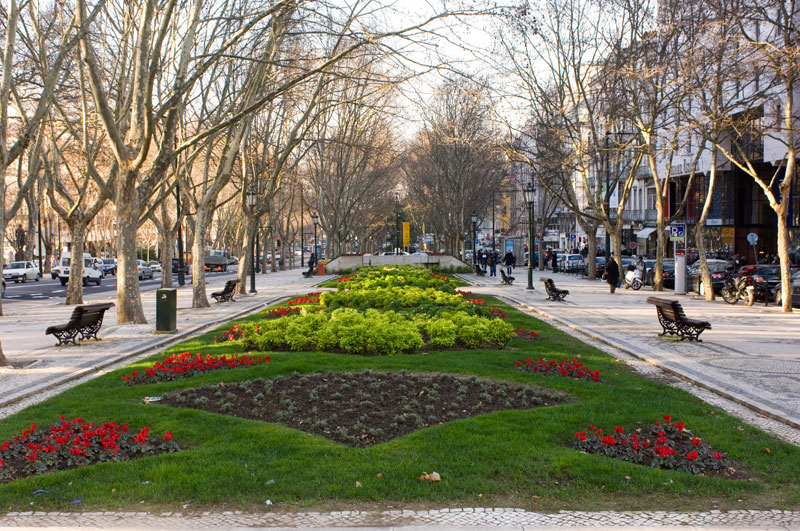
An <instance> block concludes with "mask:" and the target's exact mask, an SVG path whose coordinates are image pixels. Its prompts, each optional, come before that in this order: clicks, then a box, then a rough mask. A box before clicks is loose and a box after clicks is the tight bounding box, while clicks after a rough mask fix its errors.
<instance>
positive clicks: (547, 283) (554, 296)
mask: <svg viewBox="0 0 800 531" xmlns="http://www.w3.org/2000/svg"><path fill="white" fill-rule="evenodd" d="M542 282H544V289H545V290H546V291H547V300H550V301H563V300H564V297H566V296H567V295H569V290H566V289H558V288H557V287H556V284H555V282H553V279H552V278H543V279H542Z"/></svg>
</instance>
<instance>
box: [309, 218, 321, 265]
mask: <svg viewBox="0 0 800 531" xmlns="http://www.w3.org/2000/svg"><path fill="white" fill-rule="evenodd" d="M311 222H312V223H314V249H313V250H312V251H311V252H312V253H313V255H314V262H316V261H317V260H319V256H318V255H317V223H318V222H319V215H317V214H316V213H314V214H311Z"/></svg>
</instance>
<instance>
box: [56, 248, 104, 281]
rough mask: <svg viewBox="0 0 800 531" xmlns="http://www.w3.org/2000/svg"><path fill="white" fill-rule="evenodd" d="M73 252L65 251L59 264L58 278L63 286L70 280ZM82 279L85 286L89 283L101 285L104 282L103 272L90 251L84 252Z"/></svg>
mask: <svg viewBox="0 0 800 531" xmlns="http://www.w3.org/2000/svg"><path fill="white" fill-rule="evenodd" d="M71 260H72V254H71V253H69V252H65V253H64V254H62V255H61V262H60V264H59V273H58V280H59V281H61V285H62V286H66V285H67V283H68V282H69V271H70V267H71V264H70V261H71ZM81 281H82V283H83V285H84V286H88V285H89V283H94V284H96V285H98V286H99V285H100V284H101V283H102V282H103V272H102V271H100V270H99V269H97V266H96V263H95V259H94V258H92V255H90V254H89V253H83V267H82V268H81Z"/></svg>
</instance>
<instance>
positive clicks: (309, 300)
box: [286, 292, 320, 306]
mask: <svg viewBox="0 0 800 531" xmlns="http://www.w3.org/2000/svg"><path fill="white" fill-rule="evenodd" d="M319 296H320V293H319V292H316V293H309V294H307V295H306V296H305V297H295V298H294V299H292V300H290V301H289V302H287V303H286V306H291V305H292V304H319Z"/></svg>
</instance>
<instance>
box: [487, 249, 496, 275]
mask: <svg viewBox="0 0 800 531" xmlns="http://www.w3.org/2000/svg"><path fill="white" fill-rule="evenodd" d="M486 263H487V264H488V265H489V276H490V277H496V276H497V255H496V254H494V251H492V252H491V253H489V256H488V257H486Z"/></svg>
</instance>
